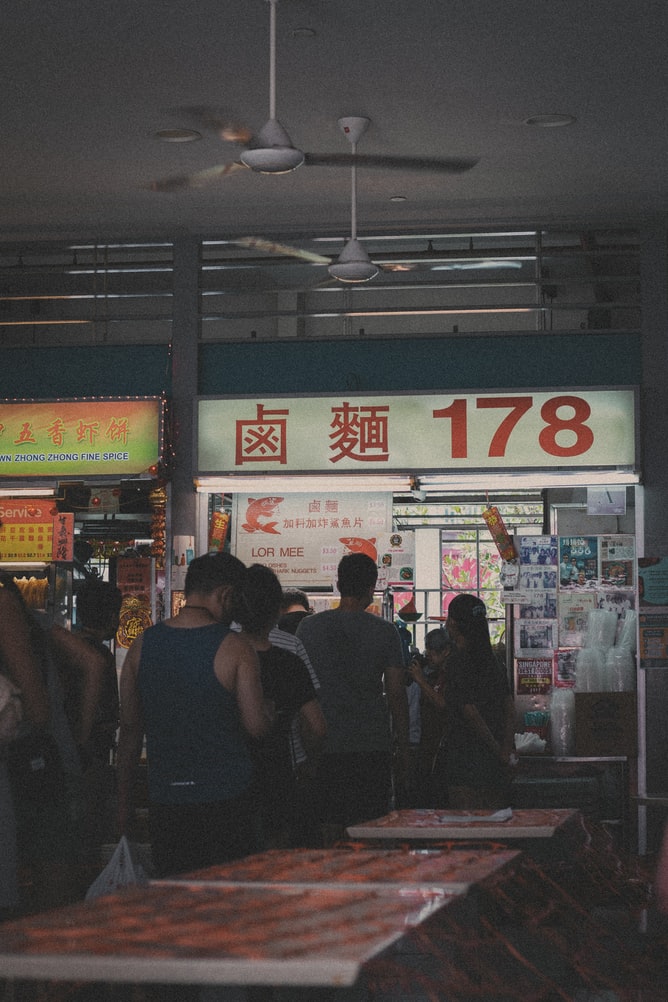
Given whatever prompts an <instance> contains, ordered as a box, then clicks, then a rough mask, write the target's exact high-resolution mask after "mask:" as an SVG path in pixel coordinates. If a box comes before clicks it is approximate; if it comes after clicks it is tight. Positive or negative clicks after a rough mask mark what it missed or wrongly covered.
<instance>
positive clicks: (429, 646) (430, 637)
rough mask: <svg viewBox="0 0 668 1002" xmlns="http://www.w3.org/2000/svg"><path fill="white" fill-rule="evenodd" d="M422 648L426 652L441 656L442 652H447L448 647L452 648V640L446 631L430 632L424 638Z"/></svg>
mask: <svg viewBox="0 0 668 1002" xmlns="http://www.w3.org/2000/svg"><path fill="white" fill-rule="evenodd" d="M424 646H425V649H426V650H428V651H434V652H435V653H436V654H441V653H442V652H443V651H447V649H448V647H452V640H451V639H450V635H449V633H448V631H447V630H443V629H438V630H430V631H429V633H428V634H427V636H426V637H425V638H424Z"/></svg>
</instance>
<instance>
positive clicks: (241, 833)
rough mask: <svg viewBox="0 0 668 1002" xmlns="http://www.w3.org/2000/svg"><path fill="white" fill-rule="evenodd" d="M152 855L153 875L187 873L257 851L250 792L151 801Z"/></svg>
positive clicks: (150, 832) (150, 833) (162, 875)
mask: <svg viewBox="0 0 668 1002" xmlns="http://www.w3.org/2000/svg"><path fill="white" fill-rule="evenodd" d="M149 835H150V839H151V855H152V862H153V868H154V870H155V875H156V877H166V876H169V875H172V874H175V873H186V872H187V871H189V870H198V869H201V868H202V867H206V866H213V865H214V864H216V863H225V862H227V861H229V860H232V859H240V858H241V857H242V856H248V855H250V854H251V853H253V852H256V851H257V844H256V841H255V834H254V801H253V798H252V796H251V795H250V794H247V793H246V794H243V795H242V796H240V797H234V798H233V799H231V800H224V801H220V802H219V803H213V804H151V805H150V807H149Z"/></svg>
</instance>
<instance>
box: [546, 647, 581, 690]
mask: <svg viewBox="0 0 668 1002" xmlns="http://www.w3.org/2000/svg"><path fill="white" fill-rule="evenodd" d="M577 654H578V652H577V650H574V649H573V648H570V649H569V648H567V647H559V648H558V649H557V650H556V651H555V652H554V674H553V678H552V685H553V686H554V687H555V689H574V688H575V678H576V667H577Z"/></svg>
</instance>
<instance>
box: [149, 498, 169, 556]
mask: <svg viewBox="0 0 668 1002" xmlns="http://www.w3.org/2000/svg"><path fill="white" fill-rule="evenodd" d="M148 500H149V502H150V504H151V507H152V509H153V514H152V516H151V538H152V540H153V542H152V544H151V556H152V557H154V558H155V566H156V568H157V569H158V570H163V569H164V566H165V554H166V549H167V542H166V534H167V511H166V509H167V491H166V490H165V487H164V484H161V483H158V485H157V486H156V487H154V488H153V489H152V490H151V491H150V492H149V495H148Z"/></svg>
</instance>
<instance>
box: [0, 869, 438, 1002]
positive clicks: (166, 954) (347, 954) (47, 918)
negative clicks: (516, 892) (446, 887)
mask: <svg viewBox="0 0 668 1002" xmlns="http://www.w3.org/2000/svg"><path fill="white" fill-rule="evenodd" d="M456 900H457V895H452V894H449V893H447V892H446V891H443V890H441V889H439V888H435V887H426V886H423V887H418V886H415V885H413V886H410V887H403V886H402V887H399V886H395V887H388V886H384V887H380V886H373V887H370V886H365V885H361V886H350V885H348V884H345V883H343V882H342V883H340V884H338V885H337V886H336V887H334V886H331V885H328V886H326V887H324V888H320V887H316V886H314V885H312V886H304V885H297V886H290V885H285V884H284V885H280V886H278V885H277V886H273V887H270V886H267V885H263V886H256V885H253V884H238V885H235V886H231V885H225V884H223V885H218V884H214V883H202V882H200V883H195V884H191V883H189V882H188V881H185V880H184V881H175V882H174V883H172V884H152V885H149V886H147V887H143V888H132V889H130V890H127V891H125V892H122V893H119V894H114V895H109V896H107V897H103V898H99V899H97V900H95V901H92V902H90V903H87V904H86V903H82V904H77V905H72V906H69V907H67V908H60V909H57V910H55V911H52V912H46V913H43V914H40V915H35V916H32V917H30V918H26V919H21V920H19V921H16V922H11V923H5V924H3V925H1V926H0V971H2V975H3V977H5V978H17V979H30V980H44V979H53V980H61V981H93V982H106V983H117V984H124V983H125V984H138V983H155V984H188V985H206V986H214V985H215V986H231V985H234V986H251V985H255V986H257V985H271V986H296V987H300V986H313V988H314V989H316V988H317V987H322V988H325V987H335V988H345V986H352V985H354V984H355V982H356V981H357V980H358V978H359V976H360V972H361V970H362V968H363V965H364V964H365V963H366V962H367V961H368V960H370V959H371V958H372V957H375V956H377V955H378V954H380V953H381V952H383V951H385V950H386V949H388V948H389V947H390V946H391V945H392V944H394V943H396V942H398V941H399V940H400V939H401V938H402V937H404V936H405V935H406V934H407V933H409V932H410V930H411V929H412V928H413V927H415V926H417V925H419V924H420V923H422V922H424V921H425V920H426V919H428V918H429V917H431V916H433V915H434V914H435V913H436V912H438V911H439V910H440V909H442V908H444V907H446V906H447V905H449V904H450V903H451V902H453V901H456ZM208 997H210V996H207V998H208ZM215 997H216V998H218V997H221V998H224V997H225V995H224V994H221V995H220V996H218V994H217V993H216V995H215ZM235 997H238V996H236V995H235ZM308 997H309V998H311V997H312V998H317V997H318V994H317V992H315V993H314V994H310V995H309V996H308ZM344 997H345V996H344Z"/></svg>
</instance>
